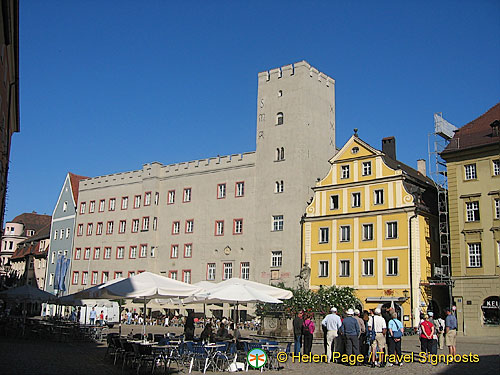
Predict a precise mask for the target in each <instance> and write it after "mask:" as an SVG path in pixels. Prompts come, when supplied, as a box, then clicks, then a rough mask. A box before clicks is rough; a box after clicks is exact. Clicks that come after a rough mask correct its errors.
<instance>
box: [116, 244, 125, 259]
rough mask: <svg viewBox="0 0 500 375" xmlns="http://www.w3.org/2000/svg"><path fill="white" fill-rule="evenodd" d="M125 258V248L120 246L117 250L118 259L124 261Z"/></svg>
mask: <svg viewBox="0 0 500 375" xmlns="http://www.w3.org/2000/svg"><path fill="white" fill-rule="evenodd" d="M124 257H125V246H118V247H117V248H116V259H123V258H124Z"/></svg>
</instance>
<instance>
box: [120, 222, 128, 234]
mask: <svg viewBox="0 0 500 375" xmlns="http://www.w3.org/2000/svg"><path fill="white" fill-rule="evenodd" d="M126 230H127V220H120V225H119V228H118V233H125V231H126Z"/></svg>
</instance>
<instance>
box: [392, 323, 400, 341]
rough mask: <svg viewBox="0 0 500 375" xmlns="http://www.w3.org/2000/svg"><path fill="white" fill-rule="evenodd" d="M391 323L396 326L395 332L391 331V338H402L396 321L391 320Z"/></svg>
mask: <svg viewBox="0 0 500 375" xmlns="http://www.w3.org/2000/svg"><path fill="white" fill-rule="evenodd" d="M393 321H394V323H395V324H396V330H393V331H392V337H394V338H395V339H400V338H401V337H402V336H403V332H401V328H402V327H400V326H399V325H398V322H397V321H396V320H394V319H393Z"/></svg>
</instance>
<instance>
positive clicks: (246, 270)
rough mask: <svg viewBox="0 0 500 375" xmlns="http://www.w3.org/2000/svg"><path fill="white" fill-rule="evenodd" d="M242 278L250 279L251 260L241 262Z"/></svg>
mask: <svg viewBox="0 0 500 375" xmlns="http://www.w3.org/2000/svg"><path fill="white" fill-rule="evenodd" d="M241 278H242V279H243V280H250V262H241Z"/></svg>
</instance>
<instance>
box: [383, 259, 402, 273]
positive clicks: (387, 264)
mask: <svg viewBox="0 0 500 375" xmlns="http://www.w3.org/2000/svg"><path fill="white" fill-rule="evenodd" d="M393 259H396V261H397V262H396V264H397V268H398V270H397V272H396V273H395V274H389V260H393ZM385 275H386V276H399V257H387V258H385Z"/></svg>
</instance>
